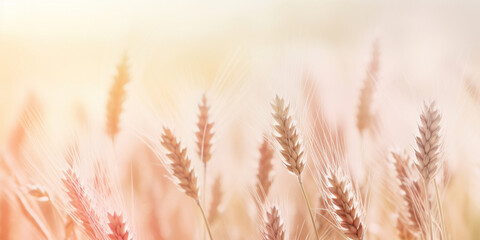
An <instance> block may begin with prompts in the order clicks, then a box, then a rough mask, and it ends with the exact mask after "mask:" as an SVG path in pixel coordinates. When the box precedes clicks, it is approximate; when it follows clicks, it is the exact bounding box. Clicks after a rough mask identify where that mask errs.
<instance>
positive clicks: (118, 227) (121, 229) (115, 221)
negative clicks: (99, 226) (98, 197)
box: [108, 212, 132, 240]
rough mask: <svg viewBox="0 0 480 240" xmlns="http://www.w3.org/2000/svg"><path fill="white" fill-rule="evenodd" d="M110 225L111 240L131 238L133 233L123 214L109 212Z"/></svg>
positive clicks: (128, 239) (109, 235)
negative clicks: (128, 227)
mask: <svg viewBox="0 0 480 240" xmlns="http://www.w3.org/2000/svg"><path fill="white" fill-rule="evenodd" d="M108 227H109V228H110V231H112V232H111V233H110V234H108V237H109V239H110V240H131V239H132V235H131V234H130V232H129V231H128V229H127V227H126V221H125V220H124V219H123V216H122V215H121V214H118V213H116V212H114V213H113V214H110V213H109V214H108Z"/></svg>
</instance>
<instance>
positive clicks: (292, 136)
mask: <svg viewBox="0 0 480 240" xmlns="http://www.w3.org/2000/svg"><path fill="white" fill-rule="evenodd" d="M272 108H273V118H274V119H275V122H276V124H275V125H274V128H275V131H276V132H277V135H276V136H275V139H276V140H277V142H278V143H279V144H280V146H281V147H282V150H281V151H280V152H281V154H282V156H283V164H284V165H285V167H286V168H287V169H288V171H290V172H291V173H293V174H294V175H296V176H297V179H298V183H299V185H300V188H301V190H302V194H303V198H304V200H305V205H306V206H307V208H308V212H309V214H310V220H311V221H312V226H313V228H312V229H313V231H314V232H315V236H316V239H317V240H318V239H319V237H318V233H317V230H316V229H317V227H316V224H315V218H314V217H313V213H312V208H311V206H310V202H309V201H308V197H307V193H306V192H305V188H304V186H303V181H302V171H303V168H304V167H305V161H304V160H303V159H302V157H303V151H302V149H301V148H302V147H301V145H300V141H299V137H298V133H297V129H296V127H295V124H294V123H293V120H292V117H291V116H290V115H289V106H288V105H285V101H284V100H283V99H282V98H279V97H278V96H276V97H275V100H274V101H273V103H272Z"/></svg>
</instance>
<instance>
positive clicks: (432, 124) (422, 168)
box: [415, 102, 441, 186]
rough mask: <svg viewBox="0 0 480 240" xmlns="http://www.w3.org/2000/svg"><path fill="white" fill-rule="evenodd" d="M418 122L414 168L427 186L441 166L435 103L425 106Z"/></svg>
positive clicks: (438, 116) (438, 121)
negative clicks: (418, 133) (418, 132)
mask: <svg viewBox="0 0 480 240" xmlns="http://www.w3.org/2000/svg"><path fill="white" fill-rule="evenodd" d="M420 120H421V124H420V125H419V126H418V130H419V131H420V136H418V137H416V142H417V149H416V150H415V156H416V157H417V161H416V167H417V169H418V171H419V172H420V174H421V175H422V177H423V179H424V181H425V185H426V186H428V184H429V183H430V181H431V180H432V179H433V178H434V177H435V174H436V173H437V172H438V169H439V167H440V166H441V165H440V157H439V155H440V135H439V132H440V120H441V116H440V113H439V112H438V110H437V108H436V106H435V102H432V103H431V104H430V105H427V104H425V106H424V109H423V112H422V114H421V115H420Z"/></svg>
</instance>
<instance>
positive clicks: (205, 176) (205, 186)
mask: <svg viewBox="0 0 480 240" xmlns="http://www.w3.org/2000/svg"><path fill="white" fill-rule="evenodd" d="M202 151H203V148H202ZM202 156H203V153H202ZM201 160H203V159H201ZM203 207H204V208H205V209H207V163H203ZM206 237H207V236H206V233H205V229H203V239H204V240H205V238H206Z"/></svg>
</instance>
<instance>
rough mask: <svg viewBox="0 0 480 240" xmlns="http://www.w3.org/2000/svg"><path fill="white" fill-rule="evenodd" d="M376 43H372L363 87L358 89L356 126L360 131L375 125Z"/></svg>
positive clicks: (372, 127) (377, 52)
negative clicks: (373, 106)
mask: <svg viewBox="0 0 480 240" xmlns="http://www.w3.org/2000/svg"><path fill="white" fill-rule="evenodd" d="M378 58H379V51H378V43H377V42H375V43H374V45H373V53H372V59H371V61H370V65H369V66H368V70H367V77H366V78H365V80H364V82H363V84H364V85H363V88H362V89H361V90H360V99H359V104H358V110H357V128H358V130H359V131H360V132H363V131H364V130H366V129H370V130H373V129H374V127H376V126H375V124H376V123H375V118H374V116H373V115H372V109H371V107H372V106H371V105H372V101H373V93H374V92H375V87H376V81H377V75H378V69H379V67H378V65H379V59H378Z"/></svg>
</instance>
